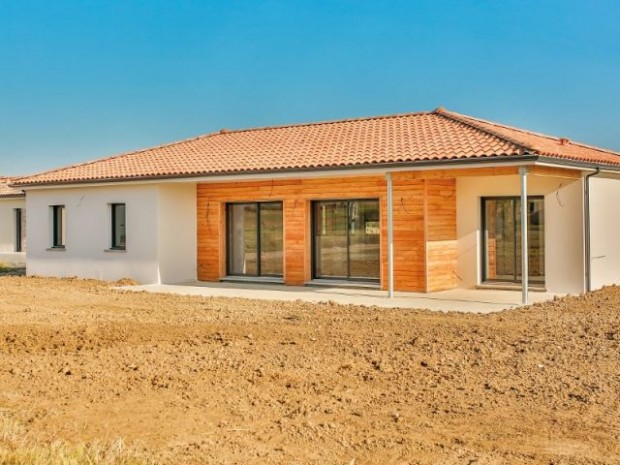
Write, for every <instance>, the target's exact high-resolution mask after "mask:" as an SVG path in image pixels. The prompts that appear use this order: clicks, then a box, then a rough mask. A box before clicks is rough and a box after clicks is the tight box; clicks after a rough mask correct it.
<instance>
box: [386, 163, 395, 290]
mask: <svg viewBox="0 0 620 465" xmlns="http://www.w3.org/2000/svg"><path fill="white" fill-rule="evenodd" d="M385 179H386V180H387V222H388V224H387V229H388V297H389V298H392V297H394V200H393V192H392V191H393V189H392V174H391V173H387V174H386V175H385Z"/></svg>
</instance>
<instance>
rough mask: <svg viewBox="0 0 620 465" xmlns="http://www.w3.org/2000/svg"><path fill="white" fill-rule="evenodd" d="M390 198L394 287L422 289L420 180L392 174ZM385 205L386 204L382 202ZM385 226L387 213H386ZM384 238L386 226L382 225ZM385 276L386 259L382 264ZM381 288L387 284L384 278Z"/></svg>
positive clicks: (422, 199) (404, 289)
mask: <svg viewBox="0 0 620 465" xmlns="http://www.w3.org/2000/svg"><path fill="white" fill-rule="evenodd" d="M392 184H393V201H394V288H395V289H397V290H399V291H424V289H425V287H426V270H425V246H424V229H425V228H424V195H425V189H424V181H423V180H420V179H412V178H411V177H409V176H406V175H405V173H394V174H393V175H392ZM386 207H387V204H386ZM385 223H386V226H387V215H386V221H385ZM385 237H386V238H387V227H386V228H385ZM384 265H385V266H384V276H387V273H388V270H387V265H388V264H387V260H386V263H385V264H384ZM384 284H385V285H384V286H383V287H384V288H386V287H387V280H385V283H384Z"/></svg>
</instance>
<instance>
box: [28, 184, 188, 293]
mask: <svg viewBox="0 0 620 465" xmlns="http://www.w3.org/2000/svg"><path fill="white" fill-rule="evenodd" d="M162 186H163V185H161V184H147V185H133V186H132V185H125V186H122V185H109V186H102V187H78V188H65V189H45V190H30V191H28V193H27V208H26V211H27V222H28V237H27V246H28V264H27V273H28V274H29V275H42V276H78V277H83V278H96V279H104V280H117V279H120V278H132V279H134V280H136V281H138V282H140V283H157V282H176V281H179V280H187V279H191V276H192V275H193V276H194V277H195V274H196V270H195V268H196V267H195V255H196V253H195V241H196V240H195V236H196V228H195V223H196V219H195V204H196V198H195V196H194V197H193V198H191V199H190V198H189V194H188V192H189V191H191V188H188V187H186V188H178V189H176V188H175V187H174V186H165V187H162ZM194 189H195V188H194ZM185 202H190V203H191V206H189V207H188V206H186V205H185V204H184V203H185ZM112 203H124V204H126V223H127V247H126V250H125V251H110V250H109V248H110V245H111V227H112V226H111V207H110V205H111V204H112ZM175 204H178V205H179V211H180V212H181V213H175V214H174V216H171V217H168V216H169V215H171V212H173V211H174V210H173V208H172V206H174V205H175ZM52 205H65V208H66V247H65V249H64V250H58V249H52V248H51V245H52V217H51V208H50V206H52ZM192 213H194V214H192ZM171 224H174V225H175V231H176V232H175V234H176V236H177V237H180V238H181V239H182V240H179V241H172V240H171V237H172V234H171V233H170V232H169V230H170V229H171V227H170V226H169V225H171ZM179 231H184V232H183V233H179ZM185 231H191V233H186V232H185ZM192 235H193V236H192ZM190 236H191V237H190ZM192 241H193V244H194V246H193V251H192V256H191V257H189V259H188V251H189V248H190V247H192V245H191V244H192ZM188 243H189V244H190V245H188ZM168 247H169V248H171V250H168V249H167V248H168ZM192 260H194V262H192ZM192 263H193V264H192ZM192 267H193V271H190V270H191V269H192ZM176 271H180V272H181V273H182V277H181V279H177V278H176V277H175V276H174V272H176ZM192 273H193V274H192Z"/></svg>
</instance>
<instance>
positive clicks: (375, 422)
mask: <svg viewBox="0 0 620 465" xmlns="http://www.w3.org/2000/svg"><path fill="white" fill-rule="evenodd" d="M0 412H4V415H5V423H6V421H8V420H7V419H10V420H11V421H13V422H17V423H18V424H19V425H20V426H19V428H21V431H22V433H21V435H22V437H28V438H29V440H30V441H36V442H37V443H38V444H47V443H48V442H49V441H53V440H62V441H66V442H67V443H69V444H78V443H88V442H91V441H104V442H105V441H113V440H114V439H116V438H122V439H123V440H124V441H125V443H126V444H128V445H130V446H131V447H134V448H135V449H136V450H137V451H140V454H144V457H145V458H146V459H151V460H155V461H157V462H158V463H160V462H161V463H171V464H181V463H188V464H193V463H196V464H198V463H208V464H252V463H256V464H259V463H260V464H345V465H349V464H356V465H360V464H385V465H389V464H435V463H441V464H464V465H473V464H476V465H485V464H517V465H518V464H532V463H535V464H537V463H540V464H555V465H559V464H618V463H620V288H615V287H612V288H607V289H604V290H602V291H599V292H596V293H594V294H591V295H588V296H585V297H579V298H572V297H569V298H566V299H561V300H556V301H553V302H549V303H546V304H537V305H533V306H530V307H528V308H524V309H519V310H512V311H506V312H503V313H499V314H493V315H471V314H456V313H451V314H442V313H432V312H429V311H423V310H420V311H412V310H386V309H378V308H364V307H356V306H341V305H335V304H330V303H326V304H321V305H312V304H307V303H302V302H295V303H287V302H260V301H249V300H235V299H215V298H212V299H204V298H194V297H191V298H190V297H179V296H171V295H152V294H142V293H121V292H117V291H113V290H110V289H109V284H107V283H102V282H97V281H82V280H54V279H40V278H25V277H3V278H0ZM0 423H1V422H0ZM12 424H14V423H12ZM2 447H3V448H5V449H11V448H18V447H20V445H19V444H16V442H15V438H14V437H13V438H12V436H11V435H10V434H7V433H6V432H5V434H4V435H3V434H2V431H0V448H2Z"/></svg>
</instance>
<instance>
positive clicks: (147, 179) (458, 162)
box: [13, 154, 620, 190]
mask: <svg viewBox="0 0 620 465" xmlns="http://www.w3.org/2000/svg"><path fill="white" fill-rule="evenodd" d="M528 165H531V166H548V167H556V168H565V169H572V170H578V171H583V172H594V171H597V169H598V171H599V173H600V176H601V177H603V176H608V177H613V178H618V179H620V166H618V167H613V166H608V165H599V164H593V163H585V162H580V161H575V160H569V159H564V158H556V157H547V156H541V155H537V154H524V155H513V156H505V157H484V158H482V157H481V158H468V159H446V160H428V161H426V160H422V161H415V162H398V163H385V164H373V165H356V166H336V167H320V168H310V169H307V168H306V169H288V170H286V169H284V170H283V169H278V170H265V171H247V172H234V173H213V174H205V175H197V174H194V173H192V174H187V175H162V176H144V177H135V178H110V179H99V180H84V181H67V182H50V183H37V184H17V185H13V187H17V188H21V189H24V190H40V189H64V188H78V187H101V186H110V185H140V184H160V183H193V182H200V183H209V182H212V183H216V182H235V181H237V182H243V181H259V180H271V179H300V178H302V179H303V178H321V177H325V178H328V177H342V176H368V175H381V174H385V173H395V172H402V171H428V170H436V169H470V168H485V167H498V166H502V167H507V166H528Z"/></svg>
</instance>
